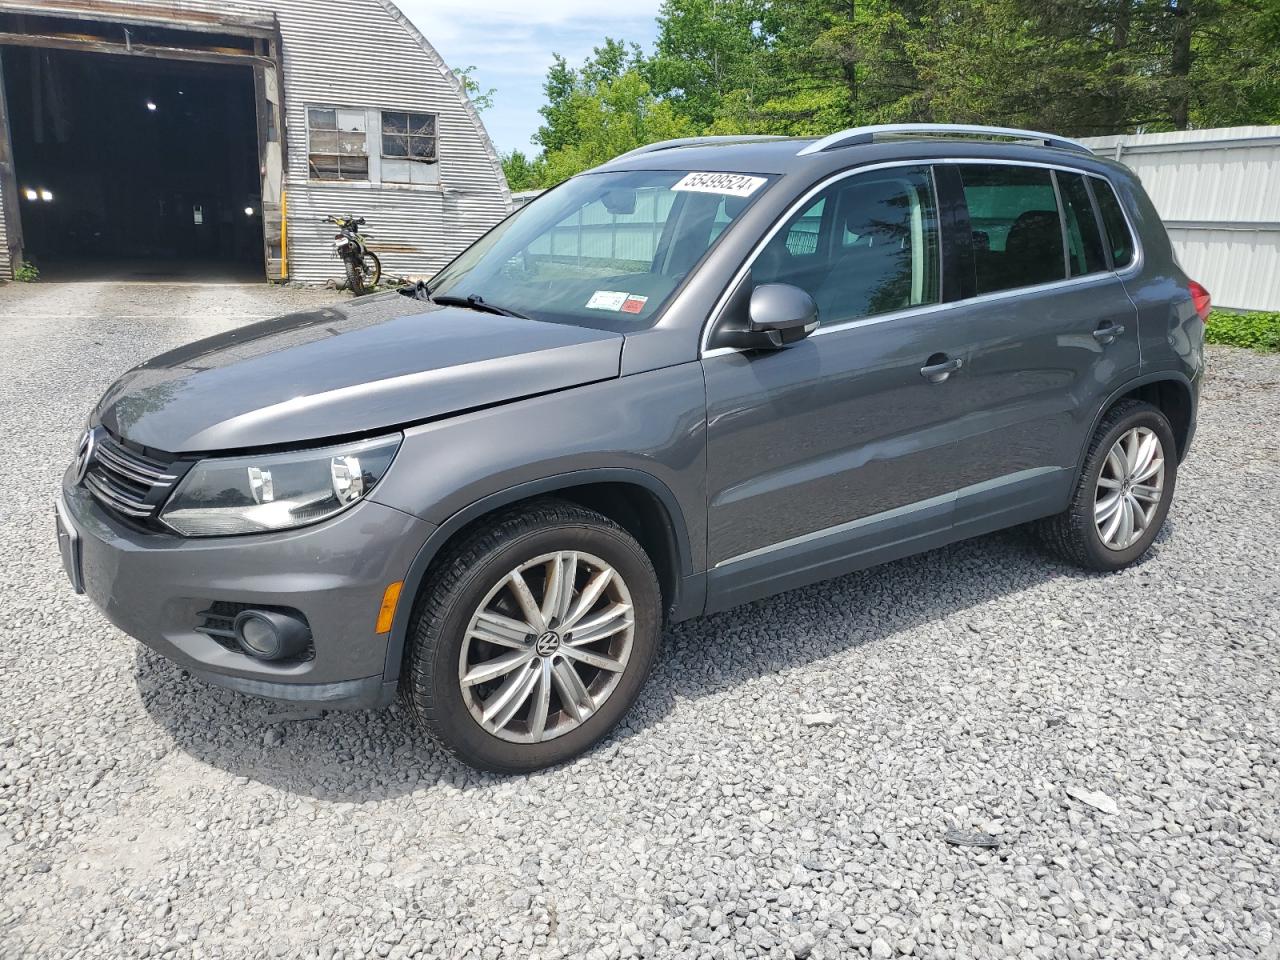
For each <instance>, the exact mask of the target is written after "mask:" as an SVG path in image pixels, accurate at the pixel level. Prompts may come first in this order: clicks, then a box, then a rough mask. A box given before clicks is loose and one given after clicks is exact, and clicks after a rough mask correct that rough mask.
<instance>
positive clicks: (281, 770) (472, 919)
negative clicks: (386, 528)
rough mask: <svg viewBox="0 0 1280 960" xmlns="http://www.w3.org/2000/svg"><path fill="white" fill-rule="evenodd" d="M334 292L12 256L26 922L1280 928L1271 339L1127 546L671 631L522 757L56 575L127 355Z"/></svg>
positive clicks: (528, 940)
mask: <svg viewBox="0 0 1280 960" xmlns="http://www.w3.org/2000/svg"><path fill="white" fill-rule="evenodd" d="M336 296H338V295H336V294H333V293H325V292H322V291H299V290H287V289H269V288H254V287H203V288H202V287H162V286H110V285H95V284H83V285H65V286H63V285H38V286H35V287H21V286H14V285H11V286H8V287H2V288H0V370H2V371H3V376H0V441H2V442H0V450H3V451H4V456H3V463H4V465H5V469H4V478H3V481H2V482H0V488H2V489H3V491H4V494H3V497H0V677H2V678H3V699H2V700H0V703H2V704H3V706H2V708H0V872H2V875H0V954H3V955H4V956H6V957H19V956H21V957H35V956H41V957H44V956H49V957H68V958H71V957H74V958H85V957H125V956H165V957H189V956H191V957H246V958H249V957H253V958H257V957H263V956H284V957H293V956H299V957H315V956H319V957H324V958H330V957H344V958H352V957H388V956H389V957H408V956H422V957H441V958H455V957H470V958H498V957H521V958H524V957H587V958H591V960H600V958H610V960H611V958H615V957H630V956H637V955H638V956H642V957H658V958H668V957H691V958H692V957H752V956H761V957H763V956H768V957H778V958H788V957H791V956H793V955H794V956H797V957H804V956H806V955H808V956H812V957H826V958H835V957H842V958H843V957H858V956H867V955H870V956H872V957H880V958H887V957H893V956H897V955H900V954H902V955H914V956H922V957H939V958H944V957H945V958H951V957H989V956H1009V957H1045V958H1064V957H1065V958H1082V957H1134V958H1139V957H1141V958H1152V957H1157V958H1179V957H1196V958H1200V957H1214V958H1228V957H1240V958H1244V957H1259V956H1261V957H1277V956H1280V889H1278V886H1277V885H1278V883H1280V881H1278V880H1277V873H1278V871H1277V865H1278V864H1280V810H1278V806H1280V800H1278V798H1280V760H1278V758H1280V743H1278V741H1280V685H1278V684H1277V679H1278V676H1280V671H1278V669H1277V668H1278V660H1280V644H1278V641H1280V610H1278V603H1277V596H1278V595H1280V548H1278V547H1277V544H1278V543H1280V476H1278V473H1280V440H1278V439H1277V437H1278V434H1280V429H1278V427H1277V425H1278V424H1280V357H1275V356H1271V357H1267V356H1260V355H1257V354H1251V353H1246V352H1242V351H1234V350H1225V349H1223V350H1214V351H1213V353H1212V357H1211V367H1212V370H1211V375H1210V380H1209V383H1208V388H1207V393H1206V397H1205V401H1204V403H1203V405H1202V409H1201V417H1200V433H1199V437H1198V439H1197V442H1196V446H1195V449H1194V450H1193V455H1192V457H1191V460H1190V461H1189V463H1188V464H1187V465H1186V466H1185V467H1184V469H1183V471H1182V473H1181V475H1180V477H1179V483H1178V493H1177V498H1176V500H1175V503H1174V509H1173V513H1172V514H1171V520H1170V522H1169V524H1168V525H1167V527H1166V529H1165V531H1164V532H1163V534H1162V535H1161V538H1160V539H1159V541H1158V542H1157V546H1156V548H1155V551H1154V554H1153V555H1152V556H1151V557H1150V558H1149V559H1148V560H1147V561H1146V562H1145V563H1143V564H1142V565H1141V566H1139V567H1137V568H1136V569H1131V570H1128V571H1126V572H1124V573H1121V574H1117V575H1114V576H1106V577H1103V576H1092V575H1085V574H1082V573H1080V572H1077V571H1075V570H1072V569H1068V568H1067V567H1064V566H1062V565H1060V564H1057V563H1054V562H1051V561H1046V560H1045V559H1043V558H1042V557H1041V555H1040V554H1039V553H1038V552H1036V550H1035V548H1034V547H1033V545H1032V544H1031V543H1029V542H1028V540H1027V539H1026V538H1025V536H1024V535H1023V534H1021V533H1018V532H1011V533H1005V534H1001V535H997V536H993V537H986V538H983V539H979V540H974V541H970V542H967V543H963V544H959V545H956V546H954V547H950V548H947V549H943V550H939V551H935V552H933V553H930V554H927V555H925V556H922V557H918V558H914V559H910V560H905V561H901V562H898V563H894V564H890V565H889V566H886V567H882V568H879V569H875V570H871V571H868V572H865V573H861V574H857V575H854V576H849V577H845V578H843V579H840V580H836V581H834V582H831V583H827V584H822V585H819V586H814V587H810V588H807V589H803V590H797V591H794V592H792V593H788V594H785V595H783V596H781V597H777V598H775V599H773V600H771V601H767V602H761V603H756V604H752V605H750V606H748V607H744V608H741V609H738V610H735V611H732V612H729V613H725V614H721V615H717V616H714V617H710V618H706V619H703V620H700V621H694V622H691V623H687V624H683V625H681V626H679V627H677V628H675V629H672V630H670V631H669V632H668V634H667V636H666V647H665V650H664V653H663V656H662V659H661V662H660V664H659V666H658V669H657V672H656V674H655V676H654V677H653V679H652V681H651V682H650V685H649V687H648V689H647V691H646V693H645V695H644V696H643V697H642V701H641V704H640V705H639V707H638V708H637V709H636V710H635V711H634V712H633V713H632V715H631V717H630V718H629V720H628V722H627V723H626V724H625V726H624V727H623V728H622V729H621V730H620V731H619V732H618V733H617V734H616V735H615V736H614V737H613V738H612V739H610V740H609V741H607V742H606V743H605V744H604V745H603V746H601V747H600V748H598V749H597V750H595V751H594V752H592V753H590V754H589V755H587V756H586V757H584V758H582V759H580V760H578V761H576V762H575V763H573V764H571V765H569V766H567V767H563V768H560V769H557V770H553V771H550V772H546V773H542V774H539V775H535V776H530V777H524V778H510V779H500V778H497V777H493V776H488V775H481V774H477V773H474V772H472V771H471V770H469V769H467V768H464V767H461V766H458V765H457V764H455V763H452V762H450V761H448V760H446V759H445V758H444V757H443V756H442V755H441V754H440V753H439V752H437V751H436V750H435V749H433V748H432V747H431V746H430V745H429V744H427V743H424V742H422V740H421V739H420V738H419V736H418V734H417V733H416V731H415V730H414V729H413V727H412V726H411V725H410V724H409V723H408V721H407V718H406V716H405V714H404V713H403V712H402V711H401V710H399V709H395V708H393V709H391V710H389V711H386V712H383V713H379V714H371V713H361V714H347V715H344V714H329V715H325V716H318V715H312V714H307V713H301V712H297V711H293V712H290V710H289V709H287V708H286V707H282V706H275V705H270V704H267V703H265V702H262V701H258V700H252V699H249V698H245V697H241V696H238V695H236V694H233V693H230V692H227V691H223V690H220V689H217V688H213V687H210V686H206V685H205V684H203V683H201V682H199V681H196V680H190V679H184V677H183V676H182V674H181V672H180V671H179V670H178V669H176V668H175V667H173V666H172V665H170V664H169V663H167V662H165V661H164V660H161V659H160V658H158V657H156V656H154V655H151V654H149V653H146V652H144V651H142V649H141V648H139V647H138V646H137V645H136V644H135V643H134V642H133V641H131V640H130V639H129V638H128V637H126V636H124V635H123V634H121V633H119V632H118V631H116V630H115V629H114V628H112V627H111V626H110V625H109V624H108V623H107V622H106V620H104V619H103V618H102V617H101V616H100V615H99V614H98V613H97V612H96V611H95V609H94V608H93V607H92V605H91V604H90V603H89V602H88V601H87V600H85V599H83V598H77V597H75V596H74V595H73V594H72V593H71V590H70V588H69V587H68V585H67V584H66V583H65V582H64V579H63V575H62V571H61V568H60V566H59V562H58V555H57V550H56V547H55V544H54V540H53V517H52V502H53V496H54V490H55V488H56V485H57V482H58V478H59V476H60V474H61V472H62V470H63V468H64V466H65V464H66V463H67V462H68V461H69V459H70V457H71V447H72V443H73V441H74V439H75V437H76V436H77V434H78V432H79V429H80V427H81V424H82V422H83V420H84V417H85V414H86V413H87V412H88V410H89V408H90V405H91V403H92V401H93V400H94V399H96V398H97V396H98V395H99V393H100V392H101V391H102V390H103V389H104V388H105V387H106V386H107V385H108V383H109V382H110V381H111V380H113V379H114V378H115V377H116V376H117V375H118V374H119V373H120V372H121V371H122V370H123V369H124V368H126V367H128V366H130V365H132V364H133V363H135V362H137V361H140V360H142V359H143V358H145V357H147V356H149V355H151V354H153V353H155V352H157V351H159V350H161V349H163V348H167V347H169V346H172V345H175V344H178V343H180V342H183V341H186V340H190V339H193V338H195V337H197V336H203V335H205V334H209V333H213V332H215V331H218V330H222V329H225V328H228V327H231V326H234V325H236V324H240V323H243V322H246V321H248V320H251V319H254V318H257V317H264V316H269V315H272V314H275V313H280V312H284V311H286V310H289V309H296V308H301V307H305V306H310V305H313V304H317V303H321V302H327V301H329V300H332V299H333V298H334V297H336ZM954 828H959V829H960V830H963V831H977V832H979V833H980V834H982V835H985V836H988V837H990V838H991V839H992V840H993V841H994V842H995V843H996V844H997V845H996V846H995V847H994V849H984V848H979V847H970V846H956V845H952V844H950V843H948V842H947V839H946V835H947V833H948V830H951V829H954ZM953 839H954V838H953Z"/></svg>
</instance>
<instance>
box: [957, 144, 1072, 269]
mask: <svg viewBox="0 0 1280 960" xmlns="http://www.w3.org/2000/svg"><path fill="white" fill-rule="evenodd" d="M959 169H960V177H961V180H962V182H963V183H964V199H965V203H966V204H967V205H968V207H969V223H970V226H971V228H972V230H973V261H974V271H975V273H976V279H977V291H978V293H991V292H992V291H995V290H1009V289H1011V288H1013V287H1025V286H1030V285H1032V284H1036V283H1048V282H1050V281H1053V280H1062V279H1064V278H1065V276H1066V261H1065V259H1064V257H1063V253H1062V221H1061V219H1060V218H1059V216H1058V202H1057V198H1056V196H1055V195H1054V192H1053V178H1052V176H1051V175H1050V173H1049V171H1048V170H1041V169H1037V168H1033V167H1008V166H982V165H977V164H974V165H971V164H960V167H959Z"/></svg>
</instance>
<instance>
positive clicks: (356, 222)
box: [323, 214, 382, 297]
mask: <svg viewBox="0 0 1280 960" xmlns="http://www.w3.org/2000/svg"><path fill="white" fill-rule="evenodd" d="M323 222H324V223H333V224H337V226H338V233H337V234H336V235H335V236H334V238H333V255H334V256H335V257H339V258H340V259H341V260H342V263H343V265H344V266H345V267H346V271H347V289H348V290H350V291H351V292H352V293H354V294H355V295H356V296H357V297H358V296H360V295H361V294H364V293H367V292H368V291H370V290H372V289H374V288H375V287H377V285H378V281H379V280H381V279H382V262H381V261H380V260H379V259H378V255H377V254H376V253H374V252H373V251H372V250H370V249H369V246H368V244H367V243H365V238H364V237H362V236H361V235H360V227H361V226H362V225H363V224H364V222H365V221H364V217H352V216H350V215H348V216H345V217H336V216H334V215H332V214H330V215H329V216H327V217H325V218H324V221H323Z"/></svg>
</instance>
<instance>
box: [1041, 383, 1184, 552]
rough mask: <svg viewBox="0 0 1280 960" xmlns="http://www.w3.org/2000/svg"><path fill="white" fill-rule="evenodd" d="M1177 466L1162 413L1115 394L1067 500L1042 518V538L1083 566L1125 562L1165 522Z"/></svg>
mask: <svg viewBox="0 0 1280 960" xmlns="http://www.w3.org/2000/svg"><path fill="white" fill-rule="evenodd" d="M1177 473H1178V463H1177V443H1176V441H1175V440H1174V437H1173V429H1172V427H1170V425H1169V420H1168V418H1167V417H1165V415H1164V414H1163V413H1162V412H1161V411H1160V410H1159V408H1157V407H1155V406H1152V405H1151V404H1149V403H1144V402H1142V401H1138V400H1125V401H1121V402H1120V403H1117V404H1116V405H1115V406H1114V407H1112V408H1111V409H1110V410H1109V411H1107V414H1106V416H1104V417H1103V418H1102V422H1101V423H1100V424H1098V429H1097V430H1096V431H1095V432H1094V435H1093V439H1092V441H1091V442H1090V444H1089V450H1088V453H1087V454H1086V455H1085V461H1084V469H1083V470H1081V472H1080V478H1079V480H1078V481H1077V483H1076V490H1075V493H1074V495H1073V496H1072V498H1071V505H1070V506H1069V507H1068V508H1067V509H1066V510H1065V511H1064V512H1063V513H1060V514H1058V515H1057V516H1054V517H1049V518H1048V519H1047V520H1044V521H1041V524H1040V534H1041V538H1042V539H1043V540H1044V542H1045V544H1046V545H1047V546H1048V547H1049V548H1050V549H1051V550H1053V551H1054V552H1055V553H1057V554H1058V555H1059V556H1061V557H1062V558H1063V559H1065V560H1067V561H1069V562H1071V563H1074V564H1076V565H1078V566H1081V567H1085V568H1086V569H1090V570H1102V571H1111V570H1119V569H1121V568H1123V567H1127V566H1129V565H1130V564H1131V563H1133V562H1135V561H1136V560H1138V559H1139V558H1140V557H1141V556H1142V555H1143V554H1145V553H1146V552H1147V550H1149V549H1150V548H1151V544H1152V543H1153V542H1154V541H1155V538H1156V534H1158V533H1159V532H1160V528H1161V526H1163V525H1164V521H1165V517H1166V516H1167V515H1168V513H1169V505H1170V503H1171V502H1172V500H1173V488H1174V483H1175V481H1176V479H1177Z"/></svg>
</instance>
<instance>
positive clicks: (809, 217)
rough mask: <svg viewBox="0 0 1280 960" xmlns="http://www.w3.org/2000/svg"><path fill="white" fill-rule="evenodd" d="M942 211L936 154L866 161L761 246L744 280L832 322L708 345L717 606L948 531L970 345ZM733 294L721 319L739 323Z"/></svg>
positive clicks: (739, 298) (712, 605) (873, 559)
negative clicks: (807, 301)
mask: <svg viewBox="0 0 1280 960" xmlns="http://www.w3.org/2000/svg"><path fill="white" fill-rule="evenodd" d="M937 209H938V207H937V201H936V193H935V190H934V185H933V178H932V174H931V171H930V169H929V168H928V167H927V166H920V167H897V168H890V169H884V170H878V171H872V172H867V173H861V174H855V175H851V176H847V177H845V178H843V179H841V180H838V181H836V182H835V183H833V184H832V185H830V186H829V187H827V188H826V189H825V190H823V191H822V192H821V193H819V194H818V195H816V196H815V197H814V198H813V199H812V201H810V202H806V203H804V204H802V209H801V210H799V211H798V212H797V213H796V214H795V215H794V216H792V217H791V218H790V219H789V220H788V221H785V222H784V223H783V224H782V225H781V227H780V229H778V230H777V231H776V232H775V234H774V235H773V236H772V238H771V239H770V240H769V241H768V242H767V243H766V244H765V246H764V247H763V248H762V249H761V250H760V251H759V252H758V255H757V256H756V258H755V260H754V261H753V263H752V265H751V268H750V270H749V272H748V273H747V275H746V277H745V279H744V280H743V283H744V284H747V285H749V286H750V287H754V286H755V285H758V284H761V283H790V284H793V285H795V286H799V287H801V288H803V289H805V290H807V291H808V292H809V293H810V294H811V295H812V296H813V298H814V300H815V301H816V303H817V305H818V310H819V314H818V316H819V321H820V324H821V325H820V326H819V328H818V330H817V331H816V332H815V333H814V334H813V335H811V336H810V337H809V338H808V339H806V340H802V341H800V342H799V343H795V344H792V345H791V346H788V347H785V348H782V349H778V350H754V351H740V350H727V349H712V350H709V351H708V352H707V354H706V355H705V356H704V358H703V361H702V363H703V369H704V373H705V378H706V389H707V416H708V513H709V531H708V548H709V551H708V560H709V563H710V565H711V567H712V569H711V573H710V575H709V603H708V609H709V610H714V609H723V608H725V607H729V606H732V605H734V604H735V603H739V602H742V601H744V600H747V599H752V598H754V597H756V596H761V595H764V594H767V593H771V592H777V591H780V590H785V589H789V588H791V587H794V586H798V585H800V584H803V583H808V582H812V581H815V580H819V579H823V578H825V577H829V576H834V575H837V574H839V573H842V572H846V571H847V570H852V569H856V568H858V567H862V566H867V565H870V564H872V563H877V562H880V561H881V560H884V559H890V558H891V557H892V556H896V555H903V554H906V553H912V552H915V551H917V550H920V549H926V548H927V547H928V546H930V545H931V542H932V541H933V540H937V541H938V542H942V541H943V540H945V537H946V533H947V531H948V530H949V528H950V526H951V521H952V510H953V506H954V503H953V501H954V497H953V496H952V495H951V494H952V491H953V489H954V487H955V483H954V480H953V478H954V477H955V476H956V474H957V472H958V470H957V468H958V461H962V460H963V459H964V457H965V456H967V453H966V450H965V448H964V444H963V443H962V442H960V441H959V440H957V437H960V436H963V431H958V430H956V429H954V423H955V421H956V420H957V418H959V417H963V416H964V414H965V410H966V407H967V405H968V403H967V398H966V396H965V389H964V385H965V371H964V368H963V364H964V362H965V361H966V360H967V357H968V354H967V347H966V343H965V336H964V333H963V331H962V330H961V329H959V328H956V327H954V326H952V325H950V324H949V323H948V322H947V311H946V310H945V309H940V308H939V306H938V303H939V298H940V262H941V246H942V241H941V236H940V230H939V225H938V215H937ZM739 293H740V294H743V293H745V294H747V295H746V296H744V295H735V296H733V297H731V298H730V301H729V303H730V306H729V307H728V308H727V309H726V315H725V316H722V317H721V318H719V319H718V321H717V323H718V324H719V323H723V324H726V325H730V326H731V325H733V324H735V323H739V322H741V318H736V317H734V316H732V312H733V310H734V305H735V304H741V305H745V303H746V301H747V299H748V296H749V289H748V290H746V291H739ZM714 342H715V340H714V331H713V338H712V344H714ZM956 361H958V362H959V364H960V368H959V369H958V370H955V371H954V372H950V373H945V374H941V375H929V374H922V372H921V371H922V368H925V367H929V366H931V365H934V366H936V365H939V364H944V363H946V362H956Z"/></svg>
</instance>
